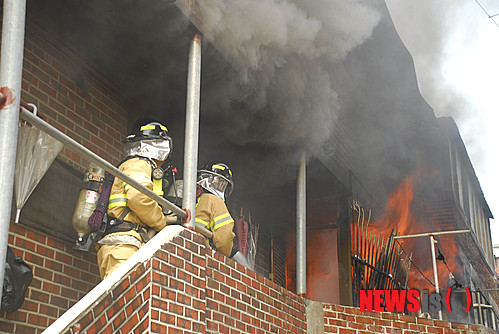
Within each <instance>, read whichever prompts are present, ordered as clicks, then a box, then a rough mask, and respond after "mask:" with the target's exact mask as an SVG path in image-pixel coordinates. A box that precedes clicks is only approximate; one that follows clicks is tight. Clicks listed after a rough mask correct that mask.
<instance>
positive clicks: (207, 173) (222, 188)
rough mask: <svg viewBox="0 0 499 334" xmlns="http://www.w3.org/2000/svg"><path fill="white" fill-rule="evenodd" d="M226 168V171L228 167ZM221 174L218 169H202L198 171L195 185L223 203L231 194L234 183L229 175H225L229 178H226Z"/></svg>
mask: <svg viewBox="0 0 499 334" xmlns="http://www.w3.org/2000/svg"><path fill="white" fill-rule="evenodd" d="M213 166H219V165H213ZM226 168H227V169H228V167H226ZM210 169H211V170H210ZM222 174H223V173H221V172H219V168H204V169H202V170H200V171H199V175H198V182H197V183H198V184H199V185H201V187H203V188H204V189H206V190H208V191H209V192H211V193H212V194H214V195H217V196H218V197H220V198H221V199H222V200H224V201H225V197H229V196H230V195H231V194H232V190H233V189H234V182H233V181H232V176H231V175H229V174H227V175H228V176H229V177H226V176H224V175H222ZM231 174H232V173H231Z"/></svg>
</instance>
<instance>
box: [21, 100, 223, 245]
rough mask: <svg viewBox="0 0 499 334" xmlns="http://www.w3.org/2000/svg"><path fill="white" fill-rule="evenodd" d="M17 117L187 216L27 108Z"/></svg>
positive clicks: (209, 235)
mask: <svg viewBox="0 0 499 334" xmlns="http://www.w3.org/2000/svg"><path fill="white" fill-rule="evenodd" d="M19 117H20V118H22V119H23V120H25V121H27V122H29V123H30V124H31V125H33V126H35V127H37V128H39V129H40V130H42V131H44V132H46V133H47V134H49V135H50V136H52V137H54V139H56V140H58V141H60V142H61V143H62V144H63V145H64V146H66V147H67V148H68V149H70V150H72V151H74V152H76V153H78V154H79V155H80V156H82V157H83V158H86V159H88V160H90V161H91V162H93V163H95V164H96V165H97V166H99V167H101V168H104V169H105V170H107V171H108V172H109V173H111V174H112V175H114V176H115V177H117V178H118V179H120V180H122V181H124V182H126V183H128V184H129V185H131V186H132V187H133V188H135V189H137V190H138V191H140V192H141V193H143V194H144V195H146V196H148V197H149V198H151V199H153V200H154V201H156V202H158V203H159V204H160V205H162V206H163V207H165V208H167V209H169V210H171V211H172V212H173V213H175V214H177V215H178V216H180V217H181V218H183V219H185V218H187V213H186V211H184V210H182V209H181V208H179V207H178V206H176V205H175V204H173V203H171V202H169V201H167V200H166V199H164V198H163V197H161V196H159V195H158V194H156V193H155V192H153V191H152V190H150V189H148V188H146V187H144V186H143V185H142V184H140V183H139V182H138V181H136V180H134V179H133V178H131V177H130V176H128V175H126V174H125V173H123V172H122V171H120V170H119V169H118V168H116V167H115V166H113V165H112V164H111V163H109V162H107V161H106V160H104V159H102V158H101V157H100V156H98V155H97V154H95V153H94V152H92V151H90V150H89V149H88V148H86V147H85V146H83V145H81V144H80V143H78V142H76V141H75V140H74V139H72V138H71V137H69V136H67V135H66V134H64V133H62V132H61V131H59V130H58V129H56V128H55V127H53V126H52V125H50V124H48V123H47V122H45V121H44V120H42V119H40V118H39V117H38V116H35V115H33V114H32V113H31V112H30V111H29V110H28V109H26V108H24V107H21V112H20V114H19ZM194 229H195V231H196V232H198V233H200V234H202V235H204V236H205V237H207V238H213V233H212V232H211V231H209V230H207V229H206V228H203V227H201V226H198V225H195V226H194Z"/></svg>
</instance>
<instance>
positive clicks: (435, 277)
mask: <svg viewBox="0 0 499 334" xmlns="http://www.w3.org/2000/svg"><path fill="white" fill-rule="evenodd" d="M435 243H436V241H435V238H434V237H433V235H430V244H431V261H432V263H433V279H434V280H435V292H436V293H440V289H439V288H438V274H437V258H436V257H435ZM438 319H440V320H442V310H438Z"/></svg>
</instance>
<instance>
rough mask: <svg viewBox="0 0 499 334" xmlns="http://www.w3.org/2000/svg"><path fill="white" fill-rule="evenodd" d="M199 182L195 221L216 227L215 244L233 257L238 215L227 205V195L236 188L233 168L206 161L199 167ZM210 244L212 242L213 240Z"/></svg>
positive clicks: (218, 249) (213, 229)
mask: <svg viewBox="0 0 499 334" xmlns="http://www.w3.org/2000/svg"><path fill="white" fill-rule="evenodd" d="M197 183H198V191H197V204H196V217H195V223H196V224H198V225H200V226H202V227H204V228H206V229H208V230H210V231H212V232H213V240H212V241H211V242H212V245H211V246H212V247H213V248H214V249H215V250H216V251H218V252H220V253H222V254H223V255H225V256H227V257H230V256H232V255H233V254H232V251H233V239H234V236H235V235H234V232H232V229H233V227H234V219H232V217H231V215H230V213H229V210H228V209H227V206H226V205H225V199H226V197H228V196H230V194H231V193H232V190H233V188H234V183H233V181H232V171H231V170H230V168H229V167H228V166H227V165H226V164H223V163H214V164H209V165H205V166H203V167H202V168H201V169H200V170H199V171H198V182H197ZM207 244H208V246H209V245H210V240H207Z"/></svg>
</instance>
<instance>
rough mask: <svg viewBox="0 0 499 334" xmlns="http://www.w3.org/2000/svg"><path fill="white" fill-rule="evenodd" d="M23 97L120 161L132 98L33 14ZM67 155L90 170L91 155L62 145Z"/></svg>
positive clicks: (100, 151)
mask: <svg viewBox="0 0 499 334" xmlns="http://www.w3.org/2000/svg"><path fill="white" fill-rule="evenodd" d="M24 44H25V47H24V63H23V79H22V96H21V99H22V101H24V102H26V103H34V104H35V105H36V106H37V108H38V110H39V112H40V113H41V114H42V115H44V116H45V119H46V120H47V121H48V122H49V123H50V124H51V125H53V126H55V127H56V128H57V129H59V130H60V131H62V132H64V133H65V134H66V135H68V136H70V137H71V138H73V139H74V140H76V141H77V142H79V143H80V144H83V145H84V146H85V147H87V148H88V149H90V150H91V151H93V152H94V153H96V154H98V155H100V156H101V157H103V158H105V159H106V160H109V161H110V162H111V163H113V164H117V163H118V162H119V161H120V159H121V158H122V151H123V146H122V143H121V141H122V140H123V138H124V136H125V135H126V132H127V113H126V109H127V107H128V106H129V105H130V103H131V102H130V101H128V100H127V99H125V98H124V97H123V96H121V94H120V93H119V91H118V90H117V89H116V88H115V87H114V86H113V85H112V84H111V83H110V82H109V81H108V80H107V79H105V78H104V77H102V75H101V74H99V73H98V72H97V71H96V70H95V69H93V68H92V67H91V66H90V65H89V61H88V60H87V59H85V58H84V57H82V56H81V55H80V54H78V53H77V52H75V51H74V50H72V49H71V47H70V46H68V45H67V44H65V43H64V42H62V41H60V40H58V39H57V37H56V36H55V35H53V34H52V33H50V34H49V33H47V32H45V31H43V30H42V29H41V28H40V27H38V26H37V25H36V23H34V22H33V20H32V19H30V18H28V20H27V25H26V38H25V43H24ZM61 154H62V157H63V160H64V161H65V162H67V163H69V164H70V165H72V166H74V167H76V168H78V169H80V170H86V169H87V167H88V161H86V160H85V159H83V158H82V157H80V156H78V155H77V154H75V153H73V152H70V151H69V150H67V149H66V148H64V149H63V151H62V153H61Z"/></svg>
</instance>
